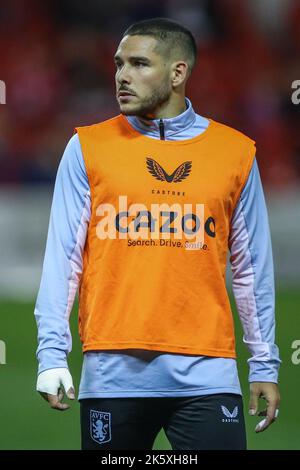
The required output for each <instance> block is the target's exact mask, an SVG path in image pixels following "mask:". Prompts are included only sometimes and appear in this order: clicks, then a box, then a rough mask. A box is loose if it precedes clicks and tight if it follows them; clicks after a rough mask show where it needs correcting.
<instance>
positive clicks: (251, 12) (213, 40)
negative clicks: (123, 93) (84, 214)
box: [0, 0, 300, 190]
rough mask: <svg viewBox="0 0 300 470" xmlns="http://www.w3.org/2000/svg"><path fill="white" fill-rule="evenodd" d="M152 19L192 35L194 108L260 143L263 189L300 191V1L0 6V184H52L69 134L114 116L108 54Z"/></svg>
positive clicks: (69, 1)
mask: <svg viewBox="0 0 300 470" xmlns="http://www.w3.org/2000/svg"><path fill="white" fill-rule="evenodd" d="M155 16H164V17H169V18H173V19H174V20H179V21H181V22H183V23H184V24H185V25H186V26H187V27H188V28H190V29H191V31H192V32H193V34H194V35H195V37H196V40H197V43H198V46H199V59H198V63H197V65H196V67H195V70H194V73H193V76H192V78H191V80H190V84H189V87H188V93H187V95H188V96H189V97H190V98H191V100H192V102H193V105H194V108H195V110H196V111H197V112H198V113H199V114H202V115H204V116H209V117H212V118H213V119H216V120H219V121H221V122H223V123H225V124H228V125H231V126H233V127H236V128H237V129H239V130H241V131H243V132H245V133H247V135H249V136H250V137H252V138H253V139H254V140H256V142H257V148H258V153H257V156H258V161H259V164H260V168H261V173H262V177H263V181H264V184H265V185H266V186H267V187H270V188H271V189H275V190H279V189H280V190H284V189H287V188H289V187H296V186H297V185H298V184H299V180H300V132H299V124H300V105H298V106H296V105H294V104H293V103H292V101H291V94H292V90H291V84H292V82H293V81H294V80H297V79H300V60H299V59H300V1H299V0H185V1H183V0H159V1H158V0H157V1H154V0H143V1H141V0H85V1H82V0H51V1H50V0H49V1H43V2H41V1H39V0H1V5H0V79H1V80H3V81H5V83H6V88H7V97H6V102H7V104H6V105H0V164H1V172H0V183H1V184H2V185H3V184H9V183H17V184H19V185H32V184H40V183H51V184H52V183H53V181H54V178H55V173H56V169H57V164H58V161H59V159H60V158H61V155H62V152H63V149H64V147H65V145H66V142H67V140H68V139H69V137H71V135H72V132H73V128H74V127H75V126H76V125H82V124H90V123H92V122H98V121H101V120H104V119H106V118H109V117H111V116H113V115H115V114H118V108H117V105H116V102H115V97H114V72H115V67H114V63H113V55H114V52H115V50H116V46H117V45H118V43H119V40H120V38H121V36H122V32H123V31H124V30H125V28H126V27H127V26H129V25H130V24H131V23H133V22H135V21H137V20H141V19H145V18H150V17H155Z"/></svg>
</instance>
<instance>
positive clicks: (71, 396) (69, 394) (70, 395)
mask: <svg viewBox="0 0 300 470" xmlns="http://www.w3.org/2000/svg"><path fill="white" fill-rule="evenodd" d="M67 397H68V398H69V399H70V400H74V399H75V390H74V388H73V387H70V388H69V390H68V391H67Z"/></svg>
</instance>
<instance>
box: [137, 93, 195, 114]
mask: <svg viewBox="0 0 300 470" xmlns="http://www.w3.org/2000/svg"><path fill="white" fill-rule="evenodd" d="M185 110H186V104H185V97H184V96H181V95H180V96H177V97H172V99H170V100H169V101H167V102H166V103H163V104H162V105H161V106H160V107H159V108H157V109H156V110H155V111H154V112H152V113H148V114H145V115H144V116H142V118H143V119H146V120H153V119H170V118H173V117H176V116H178V115H179V114H181V113H183V112H184V111H185Z"/></svg>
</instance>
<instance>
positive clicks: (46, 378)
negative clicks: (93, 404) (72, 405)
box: [36, 367, 74, 395]
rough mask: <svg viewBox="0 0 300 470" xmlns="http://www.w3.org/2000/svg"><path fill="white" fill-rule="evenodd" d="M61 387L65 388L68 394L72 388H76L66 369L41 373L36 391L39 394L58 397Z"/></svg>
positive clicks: (61, 368)
mask: <svg viewBox="0 0 300 470" xmlns="http://www.w3.org/2000/svg"><path fill="white" fill-rule="evenodd" d="M61 385H62V386H63V387H64V389H65V392H68V390H69V389H70V388H71V387H72V388H74V385H73V380H72V376H71V374H70V372H69V369H67V368H66V367H60V368H57V369H48V370H45V371H44V372H41V373H40V374H39V376H38V378H37V384H36V389H37V391H38V392H44V393H50V394H51V395H57V393H58V389H59V388H60V387H61Z"/></svg>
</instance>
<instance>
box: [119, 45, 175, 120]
mask: <svg viewBox="0 0 300 470" xmlns="http://www.w3.org/2000/svg"><path fill="white" fill-rule="evenodd" d="M156 45H157V41H156V39H155V38H153V37H151V36H125V37H124V38H123V39H122V41H121V42H120V44H119V47H118V50H117V52H116V54H115V63H116V67H117V71H116V97H117V101H118V103H119V106H120V110H121V113H122V114H125V115H128V116H129V115H136V116H142V117H149V118H151V117H153V116H154V113H155V111H156V110H157V109H159V108H160V106H161V105H162V104H164V103H167V102H168V101H169V99H170V96H171V93H172V84H171V73H170V64H169V63H167V61H166V60H164V58H163V57H162V56H161V55H159V54H158V53H157V52H154V48H155V46H156Z"/></svg>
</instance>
